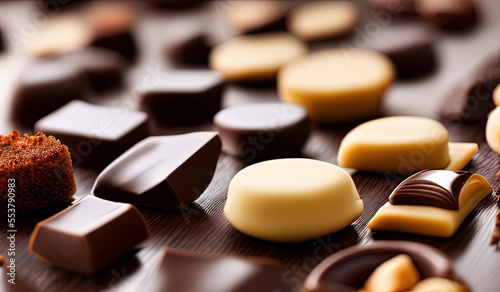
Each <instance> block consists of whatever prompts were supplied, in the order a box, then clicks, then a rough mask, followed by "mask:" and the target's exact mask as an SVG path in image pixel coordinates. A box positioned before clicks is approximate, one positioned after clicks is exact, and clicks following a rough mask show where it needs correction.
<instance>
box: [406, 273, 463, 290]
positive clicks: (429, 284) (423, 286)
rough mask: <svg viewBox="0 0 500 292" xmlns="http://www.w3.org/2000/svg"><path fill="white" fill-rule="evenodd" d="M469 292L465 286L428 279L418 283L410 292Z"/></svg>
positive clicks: (449, 281) (441, 279)
mask: <svg viewBox="0 0 500 292" xmlns="http://www.w3.org/2000/svg"><path fill="white" fill-rule="evenodd" d="M412 291H413V292H469V289H468V288H467V287H465V286H464V285H462V284H460V283H458V282H455V281H452V280H450V279H445V278H437V277H434V278H427V279H424V280H422V281H420V282H418V283H417V285H415V286H414V287H413V288H412V289H411V290H410V291H409V292H412Z"/></svg>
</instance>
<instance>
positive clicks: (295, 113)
mask: <svg viewBox="0 0 500 292" xmlns="http://www.w3.org/2000/svg"><path fill="white" fill-rule="evenodd" d="M214 125H215V127H216V128H217V131H218V132H219V134H220V136H221V139H222V150H223V151H224V152H226V153H228V154H230V155H233V156H236V157H241V158H245V159H246V160H247V161H251V160H254V159H256V158H259V157H270V156H283V155H293V154H300V152H301V149H302V147H303V146H304V144H305V142H306V140H307V138H308V136H309V132H310V130H311V122H310V120H309V117H308V116H307V112H306V110H305V109H304V108H303V107H302V106H300V105H296V104H292V103H282V102H272V103H262V104H249V105H240V106H233V107H229V108H226V109H224V110H222V111H220V112H219V113H217V115H215V117H214Z"/></svg>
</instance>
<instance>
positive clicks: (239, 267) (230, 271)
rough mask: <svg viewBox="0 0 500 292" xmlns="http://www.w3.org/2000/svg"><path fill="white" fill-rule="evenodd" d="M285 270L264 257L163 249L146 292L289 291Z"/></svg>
mask: <svg viewBox="0 0 500 292" xmlns="http://www.w3.org/2000/svg"><path fill="white" fill-rule="evenodd" d="M284 273H285V270H284V269H283V268H281V267H280V266H278V265H276V264H274V263H273V262H272V261H271V260H267V259H265V258H249V257H234V256H216V255H204V254H197V253H191V252H187V251H182V250H177V249H173V248H170V247H167V248H165V251H164V253H163V258H162V260H161V262H160V266H159V268H158V270H157V272H156V275H155V276H154V278H153V279H152V281H151V284H150V285H149V286H148V287H147V291H151V292H163V291H189V292H206V291H217V292H255V291H263V292H264V291H265V292H268V291H269V292H271V291H281V292H291V291H292V290H291V288H290V287H289V286H288V285H287V284H286V283H285V282H284V281H283V280H282V277H283V275H284Z"/></svg>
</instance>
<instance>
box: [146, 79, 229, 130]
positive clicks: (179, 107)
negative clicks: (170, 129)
mask: <svg viewBox="0 0 500 292" xmlns="http://www.w3.org/2000/svg"><path fill="white" fill-rule="evenodd" d="M223 89H224V80H223V78H222V76H221V75H220V74H218V73H216V72H214V71H210V70H178V71H172V72H169V73H167V75H166V76H165V77H163V78H162V79H161V80H160V81H159V83H157V84H155V85H154V86H152V87H151V88H149V89H147V90H144V91H143V92H141V93H140V101H139V109H140V110H143V111H145V112H147V113H148V114H149V115H150V116H151V118H152V119H153V120H155V121H157V122H159V123H161V124H163V125H168V126H188V125H196V124H200V123H204V122H209V121H210V120H211V119H212V117H213V116H214V115H215V114H216V113H217V112H218V111H219V109H220V104H221V98H222V91H223Z"/></svg>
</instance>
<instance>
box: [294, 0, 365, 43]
mask: <svg viewBox="0 0 500 292" xmlns="http://www.w3.org/2000/svg"><path fill="white" fill-rule="evenodd" d="M358 21H359V12H358V8H357V7H356V5H355V4H353V3H351V2H340V1H339V2H337V1H333V2H332V1H320V2H312V3H307V4H304V5H301V6H299V7H297V8H295V9H294V10H292V12H291V13H290V16H289V18H288V21H287V26H288V29H289V30H290V32H291V33H293V34H294V35H295V36H297V37H298V38H300V39H302V40H304V41H316V40H323V39H328V38H334V37H339V36H343V35H346V34H349V33H350V32H352V31H353V29H354V27H355V26H356V24H357V23H358Z"/></svg>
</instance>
